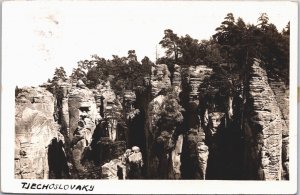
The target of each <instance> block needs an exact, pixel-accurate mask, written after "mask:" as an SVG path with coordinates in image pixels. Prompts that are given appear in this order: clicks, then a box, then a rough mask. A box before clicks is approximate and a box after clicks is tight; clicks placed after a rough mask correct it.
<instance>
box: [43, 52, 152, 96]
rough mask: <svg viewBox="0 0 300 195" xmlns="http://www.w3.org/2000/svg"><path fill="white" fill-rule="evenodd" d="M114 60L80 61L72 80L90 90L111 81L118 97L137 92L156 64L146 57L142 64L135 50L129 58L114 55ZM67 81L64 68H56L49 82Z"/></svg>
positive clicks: (93, 59) (94, 56) (98, 58)
mask: <svg viewBox="0 0 300 195" xmlns="http://www.w3.org/2000/svg"><path fill="white" fill-rule="evenodd" d="M112 57H113V58H112V59H105V58H102V57H99V56H98V55H92V56H91V60H83V61H79V62H78V64H77V67H76V68H74V69H73V71H72V74H71V75H70V78H69V79H70V80H71V81H72V82H76V81H78V80H79V79H80V80H82V81H83V82H84V83H85V84H86V85H87V86H88V87H89V88H94V87H95V86H96V85H98V84H100V83H102V82H103V81H107V80H109V81H110V83H111V86H112V88H113V89H114V90H115V91H116V93H117V94H118V95H120V94H121V93H123V92H124V90H135V89H137V88H138V87H139V86H142V85H143V82H144V78H145V77H149V76H150V74H151V67H152V65H153V64H154V63H153V62H151V60H150V59H149V58H148V57H147V56H145V57H144V58H143V59H142V60H141V62H139V61H138V60H137V55H136V53H135V50H129V51H128V56H127V57H119V56H117V55H113V56H112ZM60 79H61V80H63V81H65V80H66V79H67V76H66V74H65V71H64V69H63V68H62V67H60V68H56V70H55V73H54V77H53V78H52V80H50V81H49V82H52V83H53V82H56V81H58V80H60Z"/></svg>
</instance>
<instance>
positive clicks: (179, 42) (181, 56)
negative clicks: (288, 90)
mask: <svg viewBox="0 0 300 195" xmlns="http://www.w3.org/2000/svg"><path fill="white" fill-rule="evenodd" d="M289 34H290V24H289V23H288V24H287V26H286V27H285V28H284V29H283V30H282V31H281V32H279V31H278V30H277V28H276V26H275V25H274V24H272V23H270V22H269V18H268V15H267V14H266V13H263V14H261V15H260V16H259V18H258V20H257V24H245V22H244V21H243V19H242V18H237V19H235V17H234V16H233V14H232V13H228V14H227V15H226V17H225V18H224V21H223V22H222V23H221V25H220V26H219V27H217V28H216V33H215V34H214V35H212V37H211V38H210V39H209V40H201V41H199V40H197V39H194V38H192V37H191V36H190V35H185V36H178V35H177V34H176V33H174V32H173V31H172V30H171V29H166V30H165V31H164V36H163V38H162V40H161V41H160V42H159V44H160V45H161V46H162V47H163V48H164V49H165V56H163V57H161V58H158V59H157V60H156V63H157V64H161V63H163V64H167V65H168V68H169V70H170V72H171V74H172V72H174V70H173V69H174V65H175V64H179V65H181V66H190V65H197V64H206V65H208V66H212V67H220V64H222V63H234V64H237V66H236V69H237V70H245V67H246V64H248V61H249V60H250V59H252V58H254V57H256V58H259V59H261V60H262V61H263V62H265V64H266V67H267V70H269V72H273V73H274V72H275V73H276V74H279V75H280V76H281V77H283V78H286V79H285V80H287V81H288V72H289ZM152 65H153V62H151V61H150V60H149V58H148V57H146V56H145V57H144V58H143V60H141V62H139V61H138V60H137V56H136V53H135V50H129V51H128V56H126V57H119V56H117V55H113V58H112V59H105V58H102V57H99V56H98V55H93V56H92V59H91V60H83V61H79V62H78V66H77V68H74V69H73V72H72V74H71V76H70V79H71V80H73V81H74V80H75V81H76V80H78V79H81V80H82V81H83V82H84V83H85V84H86V85H87V86H88V87H90V88H93V87H95V86H96V85H97V84H99V83H101V82H102V81H106V80H109V81H110V82H111V85H112V87H113V88H114V89H115V91H116V93H117V94H120V93H122V91H124V90H126V89H130V90H134V89H137V88H138V87H139V86H141V85H142V84H143V81H144V78H145V77H149V76H150V74H151V66H152ZM60 79H62V80H66V79H67V76H66V72H65V71H64V69H63V67H60V68H57V69H56V70H55V74H54V77H53V78H52V81H51V80H49V81H50V82H52V83H53V82H56V81H58V80H60Z"/></svg>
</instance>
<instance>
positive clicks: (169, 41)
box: [158, 13, 290, 76]
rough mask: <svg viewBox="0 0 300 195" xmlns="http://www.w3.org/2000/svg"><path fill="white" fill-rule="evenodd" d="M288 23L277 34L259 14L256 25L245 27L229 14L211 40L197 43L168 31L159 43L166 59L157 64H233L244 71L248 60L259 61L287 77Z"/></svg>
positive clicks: (264, 16) (264, 17)
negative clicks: (255, 59)
mask: <svg viewBox="0 0 300 195" xmlns="http://www.w3.org/2000/svg"><path fill="white" fill-rule="evenodd" d="M289 34H290V23H288V24H287V26H286V27H285V28H284V29H283V30H282V31H281V32H279V31H278V30H277V28H276V26H275V25H274V24H272V23H270V22H269V18H268V15H267V14H266V13H262V14H261V15H260V16H259V18H258V20H257V24H245V22H244V21H243V19H242V18H238V19H235V17H234V15H233V14H232V13H228V14H227V15H226V17H225V18H224V21H223V22H222V23H221V25H220V26H219V27H217V28H216V33H215V34H214V35H213V36H212V37H211V39H210V40H202V41H198V40H197V39H194V38H192V37H191V36H189V35H185V36H181V37H179V36H178V35H177V34H176V33H174V32H173V31H172V30H171V29H167V30H165V31H164V37H163V39H162V40H161V41H160V44H161V46H162V47H163V48H164V49H165V51H166V52H165V53H166V56H164V57H162V58H160V59H158V62H159V63H165V64H168V66H169V67H172V64H179V65H195V64H201V63H204V64H206V65H209V66H218V65H220V64H221V63H235V64H237V65H238V66H237V68H238V69H243V68H244V66H245V65H246V64H247V63H248V60H249V59H252V58H254V57H256V58H259V59H261V60H262V61H263V62H264V63H265V64H266V66H267V68H268V70H271V71H276V72H277V73H285V74H286V75H282V76H287V74H288V67H289Z"/></svg>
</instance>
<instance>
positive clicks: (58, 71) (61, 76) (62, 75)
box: [52, 67, 67, 82]
mask: <svg viewBox="0 0 300 195" xmlns="http://www.w3.org/2000/svg"><path fill="white" fill-rule="evenodd" d="M59 80H62V81H66V80H67V75H66V71H65V69H64V68H63V67H59V68H55V72H54V76H53V79H52V82H54V81H59Z"/></svg>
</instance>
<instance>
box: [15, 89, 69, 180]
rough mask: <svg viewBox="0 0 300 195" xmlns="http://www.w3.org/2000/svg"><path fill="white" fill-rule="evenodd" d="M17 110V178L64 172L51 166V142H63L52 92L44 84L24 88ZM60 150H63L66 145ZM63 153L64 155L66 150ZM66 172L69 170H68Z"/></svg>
mask: <svg viewBox="0 0 300 195" xmlns="http://www.w3.org/2000/svg"><path fill="white" fill-rule="evenodd" d="M15 109H16V112H15V133H16V139H15V177H16V178H22V179H48V178H49V177H50V174H51V172H53V171H56V173H55V174H58V175H61V174H62V173H61V172H63V171H64V170H63V169H59V167H57V169H58V170H49V165H48V160H49V158H51V156H50V157H49V156H48V147H49V145H50V144H52V143H53V142H57V143H59V142H60V143H64V137H63V136H62V135H61V133H60V132H59V129H60V127H59V125H58V124H57V123H56V122H55V121H54V119H53V113H54V97H53V95H52V94H51V93H50V92H48V91H47V90H46V89H45V88H41V87H37V88H33V87H32V88H30V87H28V88H22V89H21V92H20V93H19V94H18V96H17V98H16V107H15ZM58 149H60V150H58V151H61V152H63V148H61V147H60V148H58ZM62 155H63V156H65V155H64V152H63V154H62ZM50 162H51V159H50ZM62 163H66V162H62ZM50 164H51V163H50ZM50 166H51V165H50ZM51 168H52V167H50V169H51ZM58 172H60V173H58ZM53 174H54V173H53ZM65 175H68V173H67V172H65Z"/></svg>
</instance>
